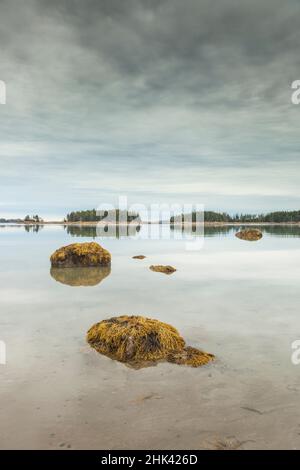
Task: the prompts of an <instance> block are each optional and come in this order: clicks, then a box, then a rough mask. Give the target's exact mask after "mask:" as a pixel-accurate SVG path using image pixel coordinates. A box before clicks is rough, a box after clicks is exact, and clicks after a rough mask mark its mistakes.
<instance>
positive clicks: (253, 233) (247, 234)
mask: <svg viewBox="0 0 300 470" xmlns="http://www.w3.org/2000/svg"><path fill="white" fill-rule="evenodd" d="M235 236H236V237H237V238H240V239H241V240H248V241H249V242H256V241H257V240H260V239H261V238H262V236H263V234H262V232H261V231H260V230H258V229H257V228H247V229H245V230H240V231H239V232H237V233H236V234H235Z"/></svg>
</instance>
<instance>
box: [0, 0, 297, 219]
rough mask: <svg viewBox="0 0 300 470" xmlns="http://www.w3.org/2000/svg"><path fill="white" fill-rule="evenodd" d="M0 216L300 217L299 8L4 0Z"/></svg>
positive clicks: (288, 0) (277, 1) (266, 3)
mask: <svg viewBox="0 0 300 470" xmlns="http://www.w3.org/2000/svg"><path fill="white" fill-rule="evenodd" d="M0 79H1V80H3V81H5V82H6V86H7V104H6V105H0V123H1V126H0V158H1V161H0V163H1V165H0V178H1V179H0V181H1V186H0V217H1V216H13V215H16V216H24V215H26V214H27V213H39V214H40V215H41V216H44V217H51V218H56V217H57V216H63V215H65V214H66V212H68V211H70V210H72V209H84V208H93V207H97V206H98V205H99V204H101V203H103V202H105V203H106V202H108V203H109V202H112V203H115V201H116V200H117V198H118V196H119V195H127V196H128V200H129V203H146V204H149V203H166V202H170V203H171V202H173V203H174V202H182V203H188V202H193V203H195V204H196V203H197V204H201V203H203V204H205V207H206V208H207V209H210V210H222V211H223V210H224V211H229V212H230V213H234V212H236V211H248V212H249V211H250V212H264V211H268V210H273V209H300V184H299V175H300V157H299V151H300V126H299V123H300V105H299V106H297V105H293V104H292V102H291V93H292V90H291V83H292V82H293V81H294V80H296V79H300V2H299V1H298V0H285V1H282V0H246V1H245V0H237V1H235V0H184V1H183V0H126V1H125V0H80V1H79V0H72V1H71V0H69V1H68V0H51V1H50V0H26V1H24V0H19V1H18V0H0Z"/></svg>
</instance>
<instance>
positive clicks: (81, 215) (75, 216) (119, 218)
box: [65, 209, 141, 224]
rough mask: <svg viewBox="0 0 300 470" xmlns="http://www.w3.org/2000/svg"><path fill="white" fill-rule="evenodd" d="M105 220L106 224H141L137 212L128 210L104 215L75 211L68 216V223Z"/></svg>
mask: <svg viewBox="0 0 300 470" xmlns="http://www.w3.org/2000/svg"><path fill="white" fill-rule="evenodd" d="M103 219H105V221H106V222H111V223H117V224H118V223H120V222H125V223H126V222H127V223H130V222H133V221H135V222H138V223H139V222H141V218H140V215H139V214H138V213H137V212H130V211H126V210H120V209H116V210H107V211H104V212H103V214H102V215H99V214H97V211H96V209H91V210H84V211H75V212H70V214H67V217H66V219H65V220H66V221H67V222H100V221H101V220H103Z"/></svg>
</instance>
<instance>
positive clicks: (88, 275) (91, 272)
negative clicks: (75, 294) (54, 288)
mask: <svg viewBox="0 0 300 470" xmlns="http://www.w3.org/2000/svg"><path fill="white" fill-rule="evenodd" d="M50 274H51V276H52V277H53V279H55V280H56V281H57V282H60V283H61V284H66V285H68V286H74V287H81V286H96V285H97V284H99V283H100V282H101V281H103V279H105V278H106V277H107V276H109V275H110V266H97V267H90V268H78V267H77V268H64V269H61V268H55V267H51V269H50Z"/></svg>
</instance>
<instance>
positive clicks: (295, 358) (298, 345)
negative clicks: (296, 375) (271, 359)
mask: <svg viewBox="0 0 300 470" xmlns="http://www.w3.org/2000/svg"><path fill="white" fill-rule="evenodd" d="M291 346H292V349H294V352H293V353H292V356H291V361H292V364H294V366H298V365H299V364H300V340H299V339H296V340H295V341H293V342H292V345H291Z"/></svg>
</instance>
